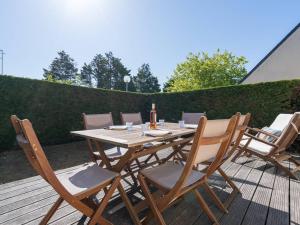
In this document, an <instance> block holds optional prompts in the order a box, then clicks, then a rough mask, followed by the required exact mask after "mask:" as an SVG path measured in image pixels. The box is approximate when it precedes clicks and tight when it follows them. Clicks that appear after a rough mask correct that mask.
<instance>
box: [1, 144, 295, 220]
mask: <svg viewBox="0 0 300 225" xmlns="http://www.w3.org/2000/svg"><path fill="white" fill-rule="evenodd" d="M86 147H87V146H86V145H85V142H75V143H70V144H65V145H57V146H50V147H47V148H46V154H48V153H49V154H50V156H49V158H50V161H51V163H52V165H53V166H54V168H60V166H61V165H59V164H60V163H61V162H62V161H66V162H68V164H67V165H68V166H71V167H69V168H65V169H60V170H58V171H57V173H66V172H68V171H71V170H73V169H75V168H76V166H74V165H76V164H82V163H84V162H85V161H88V156H87V151H86ZM72 149H73V150H72ZM71 151H72V153H73V154H70V153H71ZM167 152H168V150H164V151H161V152H160V153H159V154H160V155H161V156H163V155H165V154H166V153H167ZM22 154H23V153H22V152H21V151H18V152H14V157H15V158H17V159H18V160H17V163H16V164H18V165H19V166H20V164H22V166H21V167H17V166H18V165H15V167H13V166H10V167H9V169H10V173H7V174H6V175H4V173H2V172H1V173H2V174H1V180H2V181H3V180H6V181H9V180H10V181H11V180H13V179H14V178H15V179H16V180H15V181H11V182H8V183H4V184H1V185H0V224H6V225H13V224H27V225H29V224H30V225H33V224H38V223H39V222H40V221H41V219H42V218H43V215H45V214H46V212H47V211H48V210H49V208H50V207H51V205H52V204H53V202H54V201H55V200H56V198H57V194H56V192H55V191H54V190H53V189H52V188H51V187H50V186H49V185H48V184H47V183H46V182H45V181H44V180H43V179H41V177H39V176H32V173H31V169H30V167H29V165H28V164H27V163H25V162H26V159H25V157H24V156H23V155H22ZM55 155H60V157H59V158H60V160H58V161H57V160H56V159H55V158H57V157H54V156H55ZM4 157H5V158H4ZM8 158H10V156H9V155H7V154H6V155H4V154H1V157H0V162H1V164H2V165H1V164H0V167H1V170H2V171H3V168H5V167H6V166H8V165H9V163H8V162H7V160H6V159H8ZM24 165H25V166H24ZM223 169H224V170H225V171H226V173H227V174H228V175H229V176H230V177H232V179H233V181H234V182H235V183H236V185H237V186H238V187H239V188H240V190H241V192H242V194H241V195H238V196H237V197H236V198H235V199H234V200H233V202H232V203H231V205H230V207H229V214H223V213H221V212H220V211H219V210H218V209H216V207H215V206H214V205H213V204H212V202H211V201H210V198H208V196H207V195H206V194H205V193H204V191H203V190H201V193H203V195H204V197H205V199H206V200H207V201H208V203H209V206H210V207H211V209H212V210H213V212H214V213H215V214H216V215H217V216H218V218H219V220H220V223H221V224H228V225H229V224H230V225H240V224H243V225H246V224H253V225H260V224H261V225H265V224H267V225H271V224H272V225H276V224H278V225H279V224H280V225H288V224H292V225H299V224H300V192H299V190H300V182H299V181H296V180H293V179H289V178H288V177H286V176H284V175H282V174H281V173H280V172H279V171H278V170H277V169H276V168H275V167H273V166H270V165H268V164H266V163H265V162H264V161H262V160H258V159H257V158H254V157H250V158H246V157H242V158H240V159H238V161H237V162H236V163H232V162H230V161H229V162H226V163H225V164H224V165H223ZM26 176H31V177H28V178H24V177H26ZM20 178H23V179H20ZM210 184H211V185H212V186H213V189H214V190H215V191H216V193H217V194H218V196H220V198H221V200H223V201H224V200H225V199H226V198H227V197H228V195H229V194H228V193H230V192H231V189H230V188H229V187H228V186H226V185H225V182H224V181H223V179H222V178H221V177H220V176H219V175H218V174H215V175H214V176H213V177H212V179H211V180H210ZM123 185H124V187H127V186H128V185H126V184H125V183H123ZM98 197H99V198H101V196H98ZM138 197H140V196H138ZM118 202H119V200H118V199H117V198H116V199H114V200H112V201H111V202H110V204H109V207H108V208H107V209H106V213H105V216H106V218H108V219H109V220H110V221H112V222H113V223H114V224H122V225H124V224H132V223H131V221H130V217H129V215H128V213H127V211H126V209H121V210H119V211H117V212H116V213H114V214H112V215H111V214H109V210H110V208H111V207H113V206H115V205H116V204H117V203H118ZM164 218H165V219H166V222H167V224H172V225H176V224H182V225H184V224H195V225H196V224H211V222H210V221H209V220H208V218H207V216H206V215H205V214H204V213H203V212H202V210H201V208H200V207H199V205H198V204H197V202H196V200H195V198H194V196H192V195H188V196H186V197H185V198H184V199H182V200H181V201H179V202H177V203H176V204H175V205H173V206H172V207H171V208H169V209H167V210H166V212H165V213H164ZM87 221H88V220H85V218H84V217H82V215H81V214H80V213H79V212H78V211H76V210H75V209H74V208H72V207H71V206H69V205H67V204H63V205H62V206H61V207H60V209H59V210H58V211H57V212H56V214H55V215H54V216H53V218H52V219H51V221H50V222H49V224H52V225H54V224H86V223H87Z"/></svg>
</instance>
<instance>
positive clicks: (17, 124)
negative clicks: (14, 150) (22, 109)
mask: <svg viewBox="0 0 300 225" xmlns="http://www.w3.org/2000/svg"><path fill="white" fill-rule="evenodd" d="M10 120H11V123H12V125H13V127H14V129H15V132H16V140H17V143H18V145H19V146H20V147H21V148H22V150H23V151H24V153H25V155H26V158H27V160H28V161H29V163H30V165H31V166H32V167H33V169H34V170H35V171H36V172H37V173H38V174H39V175H41V176H42V177H43V178H44V179H45V180H46V181H48V180H47V178H46V176H45V174H44V171H43V169H42V168H41V165H40V163H39V162H38V160H37V157H36V153H35V151H34V150H33V149H32V146H31V145H30V143H29V141H28V140H27V138H26V137H25V134H24V132H23V129H22V127H21V120H20V119H19V118H18V117H17V116H16V115H12V116H11V117H10Z"/></svg>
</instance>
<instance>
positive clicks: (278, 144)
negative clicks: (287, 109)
mask: <svg viewBox="0 0 300 225" xmlns="http://www.w3.org/2000/svg"><path fill="white" fill-rule="evenodd" d="M249 130H251V131H252V132H256V133H261V134H263V135H266V136H270V137H272V138H273V139H274V140H275V141H274V142H269V141H267V140H265V139H262V138H259V135H253V134H250V133H248V132H246V133H245V134H244V136H246V137H248V139H245V140H242V141H241V142H240V145H239V146H238V148H240V151H242V152H246V153H249V154H250V155H255V156H257V157H259V158H261V159H263V160H265V161H267V162H270V163H272V164H273V165H275V166H276V167H278V168H279V169H281V170H282V171H284V173H285V174H286V175H288V176H289V177H291V178H294V179H298V180H299V177H297V175H296V172H297V171H299V170H300V162H299V161H298V160H296V159H295V158H294V157H293V156H292V155H291V154H289V152H287V151H286V150H287V149H288V147H290V145H291V144H293V142H294V141H295V139H296V138H297V137H298V135H299V130H300V113H299V112H296V113H294V115H293V117H292V118H291V119H290V122H289V124H288V125H287V127H286V128H285V129H284V130H283V132H282V133H281V135H280V136H279V137H278V136H275V135H272V134H269V133H267V132H263V131H261V130H258V129H251V128H249ZM286 160H288V161H290V162H291V163H293V164H295V168H294V169H291V170H290V169H289V168H288V167H287V166H286V165H284V161H286Z"/></svg>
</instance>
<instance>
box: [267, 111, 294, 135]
mask: <svg viewBox="0 0 300 225" xmlns="http://www.w3.org/2000/svg"><path fill="white" fill-rule="evenodd" d="M293 115H294V114H284V113H281V114H279V115H278V116H277V117H276V119H275V120H274V121H273V123H272V124H271V125H270V128H272V129H274V130H280V131H283V130H284V128H286V127H287V125H288V124H289V122H290V120H291V119H292V117H293Z"/></svg>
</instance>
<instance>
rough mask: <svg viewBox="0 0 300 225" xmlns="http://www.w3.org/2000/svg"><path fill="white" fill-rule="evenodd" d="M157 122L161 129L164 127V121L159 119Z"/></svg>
mask: <svg viewBox="0 0 300 225" xmlns="http://www.w3.org/2000/svg"><path fill="white" fill-rule="evenodd" d="M158 122H159V125H160V126H162V127H164V126H165V120H163V119H160V120H159V121H158Z"/></svg>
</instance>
